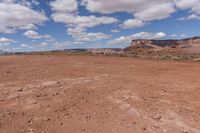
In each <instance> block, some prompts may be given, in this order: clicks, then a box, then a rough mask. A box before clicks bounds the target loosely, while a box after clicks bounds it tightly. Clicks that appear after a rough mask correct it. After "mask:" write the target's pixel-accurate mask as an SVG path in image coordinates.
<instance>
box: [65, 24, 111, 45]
mask: <svg viewBox="0 0 200 133" xmlns="http://www.w3.org/2000/svg"><path fill="white" fill-rule="evenodd" d="M67 33H68V35H71V36H72V37H73V38H74V39H75V40H76V41H77V42H83V41H99V40H102V39H108V38H110V37H111V35H107V34H104V33H101V32H95V33H92V32H86V30H85V29H82V28H78V27H76V28H69V29H68V30H67Z"/></svg>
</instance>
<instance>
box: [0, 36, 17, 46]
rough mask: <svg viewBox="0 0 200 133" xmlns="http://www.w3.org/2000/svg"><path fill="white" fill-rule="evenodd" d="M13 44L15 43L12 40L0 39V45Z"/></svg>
mask: <svg viewBox="0 0 200 133" xmlns="http://www.w3.org/2000/svg"><path fill="white" fill-rule="evenodd" d="M13 42H15V41H14V40H12V39H8V38H4V37H2V38H0V44H10V43H13Z"/></svg>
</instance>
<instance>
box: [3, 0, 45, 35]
mask: <svg viewBox="0 0 200 133" xmlns="http://www.w3.org/2000/svg"><path fill="white" fill-rule="evenodd" d="M14 2H15V1H12V0H9V1H6V2H5V1H3V2H1V3H0V18H1V19H0V33H15V31H16V30H17V29H24V28H25V27H26V29H27V27H29V29H30V25H32V28H34V27H33V25H39V24H42V23H44V22H45V21H47V20H48V18H47V17H46V15H45V14H44V13H42V12H39V11H35V10H33V9H32V8H30V7H27V6H25V5H22V4H20V3H14Z"/></svg>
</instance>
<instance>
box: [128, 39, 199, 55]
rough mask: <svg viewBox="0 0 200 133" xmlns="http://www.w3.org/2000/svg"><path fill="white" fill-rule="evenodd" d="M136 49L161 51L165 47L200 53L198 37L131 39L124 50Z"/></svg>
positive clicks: (165, 48)
mask: <svg viewBox="0 0 200 133" xmlns="http://www.w3.org/2000/svg"><path fill="white" fill-rule="evenodd" d="M136 49H146V50H153V51H162V50H167V49H174V50H175V51H176V49H178V50H182V51H185V52H192V53H200V37H194V38H187V39H180V40H147V39H144V40H142V39H140V40H132V42H131V46H130V47H128V48H126V49H125V51H130V50H131V51H132V50H136Z"/></svg>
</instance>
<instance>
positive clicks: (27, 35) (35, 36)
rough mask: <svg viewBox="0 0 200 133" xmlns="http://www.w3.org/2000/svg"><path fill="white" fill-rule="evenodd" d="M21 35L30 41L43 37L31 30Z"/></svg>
mask: <svg viewBox="0 0 200 133" xmlns="http://www.w3.org/2000/svg"><path fill="white" fill-rule="evenodd" d="M23 35H24V36H26V37H28V38H32V39H41V38H42V37H43V36H42V35H39V34H38V33H37V32H36V31H33V30H29V31H26V32H24V34H23Z"/></svg>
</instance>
